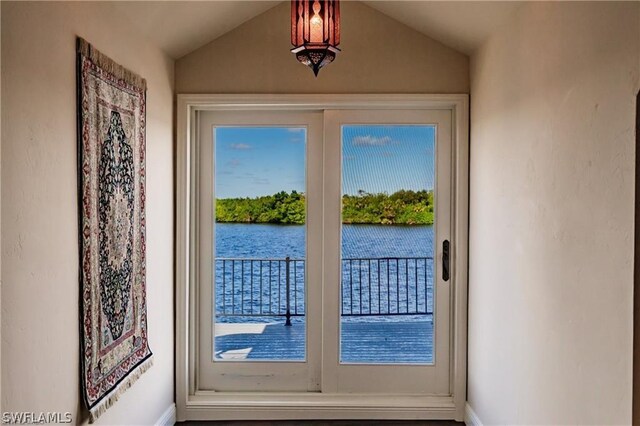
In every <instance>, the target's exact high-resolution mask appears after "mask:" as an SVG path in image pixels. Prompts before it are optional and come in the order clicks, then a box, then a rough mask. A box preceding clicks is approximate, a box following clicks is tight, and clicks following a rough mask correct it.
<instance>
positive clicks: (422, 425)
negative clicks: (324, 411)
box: [176, 420, 464, 426]
mask: <svg viewBox="0 0 640 426" xmlns="http://www.w3.org/2000/svg"><path fill="white" fill-rule="evenodd" d="M176 425H180V426H372V425H376V426H377V425H380V426H457V425H464V423H462V422H454V421H453V420H428V421H427V420H280V421H275V420H274V421H233V422H183V423H176Z"/></svg>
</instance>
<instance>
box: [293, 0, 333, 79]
mask: <svg viewBox="0 0 640 426" xmlns="http://www.w3.org/2000/svg"><path fill="white" fill-rule="evenodd" d="M291 44H293V46H294V47H293V49H291V52H292V53H293V54H294V55H296V59H298V61H300V62H302V63H303V64H305V65H307V66H308V67H310V68H311V69H312V70H313V73H314V74H315V75H316V76H318V72H319V71H320V68H322V67H324V66H325V65H327V64H330V63H331V62H333V60H334V59H335V58H336V54H337V53H338V52H339V51H340V49H338V45H339V44H340V2H339V0H291Z"/></svg>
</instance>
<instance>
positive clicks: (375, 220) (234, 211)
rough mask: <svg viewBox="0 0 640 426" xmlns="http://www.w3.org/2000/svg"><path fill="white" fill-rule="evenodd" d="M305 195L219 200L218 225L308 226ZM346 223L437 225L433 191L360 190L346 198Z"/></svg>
mask: <svg viewBox="0 0 640 426" xmlns="http://www.w3.org/2000/svg"><path fill="white" fill-rule="evenodd" d="M305 216H306V215H305V195H304V194H302V193H299V192H297V191H291V192H290V193H287V192H285V191H281V192H278V193H277V194H273V195H265V196H262V197H255V198H221V199H217V200H216V222H220V223H280V224H292V225H294V224H296V225H301V224H304V223H305ZM342 223H345V224H383V225H431V224H433V191H405V190H400V191H397V192H394V193H393V194H391V195H389V194H386V193H378V194H371V193H368V192H365V191H362V190H361V191H358V194H357V195H344V196H343V197H342Z"/></svg>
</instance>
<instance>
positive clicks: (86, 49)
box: [77, 37, 147, 90]
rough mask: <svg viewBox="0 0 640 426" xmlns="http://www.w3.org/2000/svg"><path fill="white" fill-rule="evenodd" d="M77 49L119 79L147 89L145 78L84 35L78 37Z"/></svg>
mask: <svg viewBox="0 0 640 426" xmlns="http://www.w3.org/2000/svg"><path fill="white" fill-rule="evenodd" d="M77 50H78V52H79V53H81V54H82V55H83V56H85V57H87V58H89V59H90V60H91V61H92V62H94V63H95V64H96V65H98V66H99V67H100V68H102V69H104V70H105V71H107V72H108V73H110V74H112V75H113V76H115V77H116V78H117V79H119V80H124V81H126V82H127V83H129V84H131V85H133V86H135V87H137V88H139V89H142V90H146V89H147V81H146V80H145V79H144V78H142V77H140V76H139V75H138V74H136V73H134V72H133V71H130V70H128V69H126V68H125V67H123V66H122V65H120V64H118V63H117V62H115V61H114V60H113V59H111V58H109V57H108V56H107V55H105V54H104V53H102V52H100V51H99V50H98V49H96V48H95V47H93V46H92V45H91V43H89V42H88V41H86V40H85V39H83V38H82V37H78V42H77Z"/></svg>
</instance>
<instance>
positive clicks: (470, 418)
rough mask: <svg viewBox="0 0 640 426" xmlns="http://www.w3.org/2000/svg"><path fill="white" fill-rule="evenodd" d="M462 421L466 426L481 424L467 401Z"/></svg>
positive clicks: (480, 425)
mask: <svg viewBox="0 0 640 426" xmlns="http://www.w3.org/2000/svg"><path fill="white" fill-rule="evenodd" d="M464 423H465V424H466V425H467V426H483V425H482V421H480V418H479V417H478V415H477V414H476V412H475V411H473V408H471V406H470V405H469V403H467V404H465V406H464Z"/></svg>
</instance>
